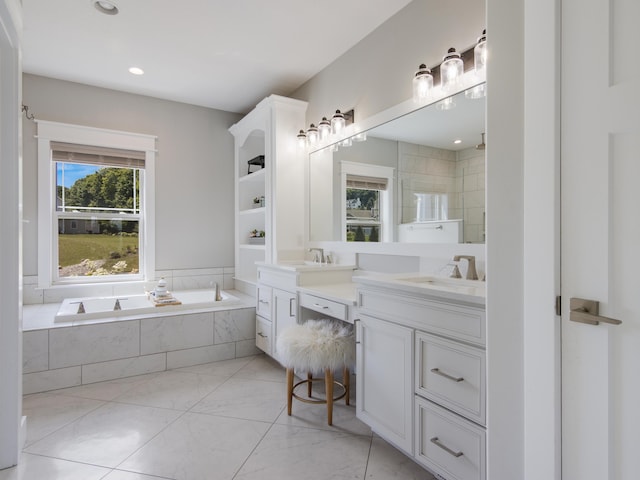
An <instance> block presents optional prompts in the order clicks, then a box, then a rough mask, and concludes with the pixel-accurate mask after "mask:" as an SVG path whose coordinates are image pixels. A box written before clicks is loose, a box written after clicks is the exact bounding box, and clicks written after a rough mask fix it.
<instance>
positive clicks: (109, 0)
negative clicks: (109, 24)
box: [91, 0, 119, 15]
mask: <svg viewBox="0 0 640 480" xmlns="http://www.w3.org/2000/svg"><path fill="white" fill-rule="evenodd" d="M91 3H92V4H93V6H94V7H96V10H98V11H99V12H101V13H104V14H105V15H117V14H118V11H119V10H118V6H117V5H116V2H114V1H113V0H91Z"/></svg>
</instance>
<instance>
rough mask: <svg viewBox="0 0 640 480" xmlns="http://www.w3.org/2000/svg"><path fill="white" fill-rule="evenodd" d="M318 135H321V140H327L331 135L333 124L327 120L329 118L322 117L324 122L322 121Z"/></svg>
mask: <svg viewBox="0 0 640 480" xmlns="http://www.w3.org/2000/svg"><path fill="white" fill-rule="evenodd" d="M318 133H319V134H320V140H326V139H327V138H329V135H331V122H330V121H329V120H327V117H322V120H320V123H319V124H318Z"/></svg>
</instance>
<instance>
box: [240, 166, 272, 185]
mask: <svg viewBox="0 0 640 480" xmlns="http://www.w3.org/2000/svg"><path fill="white" fill-rule="evenodd" d="M265 172H266V168H261V169H260V170H257V171H255V172H251V173H249V174H247V175H243V176H241V177H239V178H238V182H240V183H244V182H263V181H264V177H265Z"/></svg>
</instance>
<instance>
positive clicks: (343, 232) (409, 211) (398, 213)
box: [309, 92, 485, 243]
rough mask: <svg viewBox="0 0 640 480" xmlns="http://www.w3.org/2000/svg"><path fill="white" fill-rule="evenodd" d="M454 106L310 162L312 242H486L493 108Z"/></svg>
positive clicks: (403, 120)
mask: <svg viewBox="0 0 640 480" xmlns="http://www.w3.org/2000/svg"><path fill="white" fill-rule="evenodd" d="M448 102H449V103H448V105H450V104H451V103H454V104H455V107H454V108H450V109H447V110H442V109H439V108H438V104H432V105H428V106H426V107H424V108H421V109H419V110H415V111H413V112H411V113H410V114H407V115H404V116H402V117H399V118H397V119H395V120H393V121H391V122H388V123H385V124H383V125H379V126H377V127H375V128H373V129H371V130H369V131H367V132H366V136H361V137H360V138H358V139H356V138H355V137H353V138H352V139H351V145H350V146H348V147H347V146H341V145H332V146H329V147H327V148H324V149H322V150H318V151H316V152H313V153H312V154H311V155H310V157H309V175H310V177H309V192H310V199H309V200H310V201H309V205H310V207H309V209H310V211H309V217H310V222H309V228H310V232H309V238H310V240H311V241H382V242H419V243H462V242H465V243H484V234H485V232H484V221H485V142H484V129H485V127H484V125H485V101H484V98H480V99H477V98H471V97H470V96H467V95H465V92H462V93H459V94H457V95H455V96H453V97H450V100H448ZM439 103H440V102H439ZM362 137H364V139H363V138H362ZM370 191H375V192H377V195H374V194H371V193H370Z"/></svg>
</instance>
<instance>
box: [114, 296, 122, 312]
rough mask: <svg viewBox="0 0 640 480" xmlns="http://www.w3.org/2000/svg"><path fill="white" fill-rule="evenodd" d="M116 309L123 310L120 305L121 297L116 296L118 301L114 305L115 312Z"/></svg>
mask: <svg viewBox="0 0 640 480" xmlns="http://www.w3.org/2000/svg"><path fill="white" fill-rule="evenodd" d="M116 310H122V307H121V306H120V299H119V298H116V303H115V305H114V306H113V311H114V312H115V311H116Z"/></svg>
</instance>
